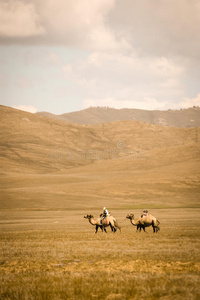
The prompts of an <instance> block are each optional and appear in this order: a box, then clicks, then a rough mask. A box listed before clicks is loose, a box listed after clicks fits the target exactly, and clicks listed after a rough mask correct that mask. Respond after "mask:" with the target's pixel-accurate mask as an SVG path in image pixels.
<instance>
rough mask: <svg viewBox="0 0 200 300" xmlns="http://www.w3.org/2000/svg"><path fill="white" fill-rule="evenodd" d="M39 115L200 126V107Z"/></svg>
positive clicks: (91, 121) (82, 121)
mask: <svg viewBox="0 0 200 300" xmlns="http://www.w3.org/2000/svg"><path fill="white" fill-rule="evenodd" d="M38 115H41V116H45V117H49V118H53V119H56V120H62V121H67V122H72V123H77V124H102V123H108V122H116V121H127V120H128V121H131V120H134V121H141V122H146V123H150V124H154V125H156V124H158V125H163V126H169V127H197V126H200V107H193V108H188V109H181V110H167V111H159V110H152V111H150V110H141V109H127V108H124V109H114V108H108V107H91V108H87V109H84V110H81V111H76V112H71V113H65V114H61V115H54V114H51V113H47V112H39V113H38Z"/></svg>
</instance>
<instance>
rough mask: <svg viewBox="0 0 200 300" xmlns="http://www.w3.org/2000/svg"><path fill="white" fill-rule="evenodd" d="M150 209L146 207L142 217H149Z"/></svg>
mask: <svg viewBox="0 0 200 300" xmlns="http://www.w3.org/2000/svg"><path fill="white" fill-rule="evenodd" d="M148 213H149V212H148V210H147V209H145V210H143V213H142V215H141V218H142V217H147V216H148Z"/></svg>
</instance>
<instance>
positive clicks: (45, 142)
mask: <svg viewBox="0 0 200 300" xmlns="http://www.w3.org/2000/svg"><path fill="white" fill-rule="evenodd" d="M0 114H1V115H0V117H1V131H0V135H1V136H0V138H1V148H0V150H1V152H0V155H1V176H0V184H1V187H0V194H1V201H0V213H1V221H0V226H1V232H0V239H1V240H0V241H1V249H2V251H1V254H0V270H1V271H0V274H1V275H0V276H1V296H0V297H1V299H7V300H8V299H11V300H13V299H16V300H17V299H25V300H26V299H27V300H29V299H31V300H32V299H33V300H35V299H37V300H40V299H41V300H42V299H49V300H51V299H59V300H60V299H194V300H197V299H199V298H200V292H199V273H200V250H199V249H200V243H199V238H200V229H199V228H200V227H199V225H200V218H199V214H200V196H199V195H200V184H199V182H200V171H199V170H200V128H199V127H193V128H173V127H170V128H168V127H164V126H160V125H152V124H147V123H142V122H137V121H125V122H123V121H120V122H113V123H105V124H99V125H98V124H97V125H78V124H71V123H67V122H66V121H65V122H63V121H61V120H53V119H49V118H46V117H42V116H37V115H32V114H29V113H25V112H21V111H17V110H14V109H11V108H6V107H1V109H0ZM103 206H106V207H107V208H108V210H109V211H110V212H111V213H112V215H113V216H114V217H115V218H116V219H117V220H118V221H119V224H120V226H121V227H122V230H121V232H119V231H117V232H116V233H115V234H113V233H112V232H111V230H110V229H108V230H107V234H106V233H102V232H101V231H99V232H98V233H97V234H95V233H94V232H95V227H94V226H92V225H91V224H89V222H88V220H86V219H84V215H86V214H88V213H91V214H93V215H94V216H95V217H98V215H99V214H100V213H101V211H102V208H103ZM143 209H148V210H149V212H150V213H151V214H152V215H154V216H155V217H156V218H157V219H158V220H159V221H160V228H161V230H160V231H159V232H158V233H157V234H156V233H153V230H152V227H148V228H147V229H146V233H145V232H136V227H133V226H132V225H131V223H130V221H129V220H127V219H126V215H127V214H129V213H134V214H135V217H139V216H140V214H141V212H142V210H143Z"/></svg>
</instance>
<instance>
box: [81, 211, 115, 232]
mask: <svg viewBox="0 0 200 300" xmlns="http://www.w3.org/2000/svg"><path fill="white" fill-rule="evenodd" d="M84 218H85V219H88V220H89V222H90V224H92V225H94V226H96V231H95V233H97V232H98V229H99V227H100V228H101V230H102V231H103V230H104V231H105V232H106V229H105V227H108V226H110V228H111V230H112V231H113V232H115V231H116V230H117V229H116V228H119V229H121V228H120V227H119V226H118V224H117V221H114V220H115V219H114V218H113V217H111V216H109V217H106V218H105V219H103V220H102V218H100V217H99V218H97V219H96V220H94V216H93V215H91V214H90V215H86V216H84ZM116 225H117V226H116Z"/></svg>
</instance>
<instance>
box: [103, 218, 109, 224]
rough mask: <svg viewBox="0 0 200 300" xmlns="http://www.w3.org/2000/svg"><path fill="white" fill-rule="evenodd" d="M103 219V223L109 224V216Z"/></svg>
mask: <svg viewBox="0 0 200 300" xmlns="http://www.w3.org/2000/svg"><path fill="white" fill-rule="evenodd" d="M101 221H102V224H104V225H109V218H108V217H105V218H104V219H102V220H101Z"/></svg>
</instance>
